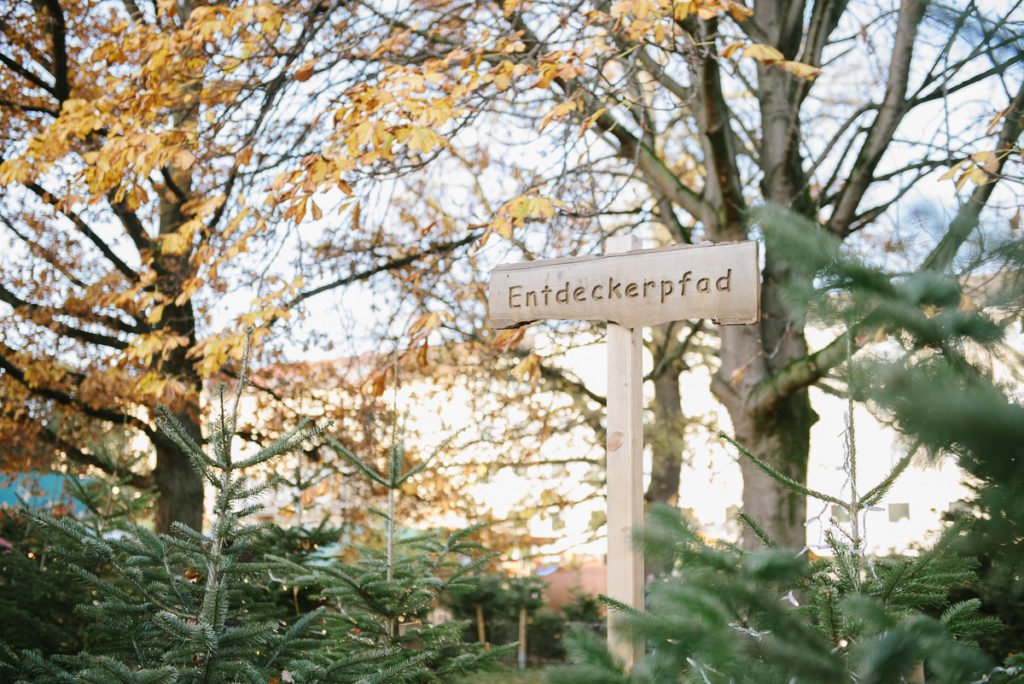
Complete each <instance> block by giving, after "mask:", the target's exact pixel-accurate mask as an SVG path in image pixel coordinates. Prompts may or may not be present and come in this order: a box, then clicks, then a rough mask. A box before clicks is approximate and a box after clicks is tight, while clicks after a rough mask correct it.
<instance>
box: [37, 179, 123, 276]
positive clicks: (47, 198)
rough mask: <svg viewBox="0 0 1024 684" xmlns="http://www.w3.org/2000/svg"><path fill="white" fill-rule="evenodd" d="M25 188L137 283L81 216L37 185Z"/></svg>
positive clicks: (108, 246) (119, 259) (119, 258)
mask: <svg viewBox="0 0 1024 684" xmlns="http://www.w3.org/2000/svg"><path fill="white" fill-rule="evenodd" d="M25 187H27V188H28V189H29V190H31V191H32V192H33V193H35V195H36V196H38V197H39V198H40V199H41V200H43V201H44V202H46V203H47V204H49V205H50V206H51V207H53V208H54V209H56V210H57V211H59V212H60V213H61V214H63V215H64V216H66V217H67V218H68V219H70V220H71V222H72V223H73V224H75V228H77V229H78V231H79V232H80V233H82V234H83V235H85V237H87V238H88V239H89V242H91V243H92V244H94V245H95V246H96V248H97V249H99V250H100V252H102V253H103V256H105V257H107V259H109V260H110V263H112V264H113V265H114V267H115V268H116V269H117V270H118V271H120V272H121V273H123V274H124V275H125V276H126V277H127V278H128V279H129V280H130V281H132V282H136V281H138V279H139V274H138V273H136V272H135V271H133V270H132V268H131V267H130V266H128V264H126V263H125V262H124V261H122V260H121V257H119V256H117V254H115V253H114V250H112V249H111V248H110V245H108V244H107V243H106V242H104V241H103V239H102V238H100V236H99V235H97V234H96V232H95V231H94V230H93V229H92V228H90V227H89V224H87V223H86V222H85V221H83V220H82V217H81V216H79V215H78V214H77V213H75V212H74V211H72V210H71V209H69V208H67V207H65V206H63V203H62V202H61V201H60V200H58V199H57V198H56V197H55V196H54V195H53V194H51V193H50V192H49V191H47V190H46V189H44V188H43V187H42V186H41V185H39V184H38V183H35V182H29V183H25Z"/></svg>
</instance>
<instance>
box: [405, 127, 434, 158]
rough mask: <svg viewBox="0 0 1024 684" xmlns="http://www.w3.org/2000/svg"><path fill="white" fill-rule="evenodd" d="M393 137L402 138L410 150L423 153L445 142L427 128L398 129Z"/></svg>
mask: <svg viewBox="0 0 1024 684" xmlns="http://www.w3.org/2000/svg"><path fill="white" fill-rule="evenodd" d="M395 137H396V138H397V139H398V140H399V141H400V142H401V141H402V139H403V138H404V139H405V143H406V145H408V147H409V149H410V150H416V151H417V152H423V153H424V154H427V153H430V152H432V151H433V150H434V148H436V147H440V146H442V145H444V143H445V140H444V138H442V137H441V136H440V135H438V134H437V133H435V132H434V131H433V130H431V129H429V128H411V127H410V128H404V129H399V131H398V133H397V135H396V136H395Z"/></svg>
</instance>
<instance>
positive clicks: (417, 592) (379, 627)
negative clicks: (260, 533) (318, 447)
mask: <svg viewBox="0 0 1024 684" xmlns="http://www.w3.org/2000/svg"><path fill="white" fill-rule="evenodd" d="M325 441H326V443H327V444H328V445H329V446H330V447H331V448H333V449H334V450H336V451H337V452H338V453H339V454H340V455H341V456H342V457H343V458H345V459H346V460H347V461H348V462H349V463H351V464H352V465H353V466H354V467H355V468H356V469H357V470H358V471H359V472H360V473H362V474H363V475H364V476H365V477H367V478H368V479H369V480H370V481H372V482H373V483H375V484H377V485H378V486H380V487H383V488H384V490H385V492H386V498H387V510H385V511H374V512H375V513H377V515H378V517H380V518H381V519H382V520H383V523H384V536H385V547H384V549H372V548H362V549H360V558H359V560H357V561H356V562H354V563H348V564H342V563H338V564H328V565H308V564H307V565H302V564H299V563H295V562H294V561H289V560H288V559H284V558H281V559H277V560H278V561H279V562H280V571H281V572H282V573H285V574H286V575H287V576H288V578H289V580H288V581H289V582H291V583H293V584H295V585H297V586H301V587H303V588H304V589H306V590H308V591H311V592H313V593H314V594H316V595H319V596H321V597H322V598H323V599H324V600H326V601H328V602H329V605H331V606H332V607H334V608H335V610H331V611H329V612H325V613H324V614H323V623H324V625H325V629H326V634H327V638H326V641H325V643H326V644H329V646H328V647H327V648H325V649H323V650H321V651H320V652H319V653H318V654H317V657H316V662H317V663H318V664H319V667H316V668H313V669H312V670H311V671H310V674H311V675H312V676H314V677H316V678H318V679H320V680H322V681H332V682H335V681H337V682H347V681H359V682H434V681H442V682H443V681H451V680H452V678H454V677H456V676H458V675H461V674H465V673H468V672H473V671H477V670H481V669H489V668H492V667H493V666H494V665H495V664H496V663H497V661H498V659H499V658H501V657H504V656H505V655H507V653H508V649H492V650H489V651H488V650H486V649H485V648H484V645H483V644H468V643H465V642H464V641H463V638H462V634H463V631H464V629H465V626H466V623H465V622H459V621H452V622H444V623H439V624H433V623H431V622H430V613H431V611H432V610H433V609H434V608H435V607H437V606H438V605H440V603H441V600H442V599H443V598H444V597H445V596H447V595H451V594H458V593H460V592H466V591H470V590H471V589H472V588H473V587H474V585H475V582H476V578H477V575H478V574H479V572H480V569H481V568H482V567H484V566H485V565H486V564H487V563H488V562H490V560H491V558H492V556H489V555H486V554H482V553H481V551H482V549H481V548H480V545H479V544H477V543H475V542H472V541H471V540H470V537H471V536H472V534H473V533H474V532H475V530H476V528H475V527H470V528H467V529H464V530H460V531H457V532H455V533H453V534H450V535H449V536H447V537H442V535H440V534H437V533H434V532H421V533H409V534H403V532H404V531H403V530H402V529H401V527H400V525H399V523H398V520H397V519H396V517H395V510H396V498H397V496H398V495H399V494H400V491H401V489H402V487H403V485H406V483H408V482H409V481H410V480H412V479H413V478H414V477H415V476H416V475H418V474H420V473H422V472H423V471H424V470H425V469H426V468H427V467H428V466H429V464H430V462H431V460H432V459H433V457H434V456H435V455H436V454H437V451H435V452H434V454H432V455H431V456H429V457H428V458H426V459H424V460H423V461H421V462H420V463H419V464H417V465H415V466H412V467H408V468H407V467H406V463H405V448H404V444H403V441H402V440H401V439H400V438H399V437H398V436H397V435H396V438H395V440H394V443H393V445H392V446H391V448H390V449H388V453H387V466H386V469H385V472H383V473H381V472H378V471H377V470H376V469H375V468H374V467H373V466H372V465H370V464H369V463H367V462H366V461H365V460H363V459H361V458H359V457H358V456H356V455H355V454H353V453H352V452H351V451H350V450H349V449H347V448H346V447H345V446H344V445H343V444H341V443H340V442H339V441H337V440H336V439H334V438H332V437H330V436H326V438H325Z"/></svg>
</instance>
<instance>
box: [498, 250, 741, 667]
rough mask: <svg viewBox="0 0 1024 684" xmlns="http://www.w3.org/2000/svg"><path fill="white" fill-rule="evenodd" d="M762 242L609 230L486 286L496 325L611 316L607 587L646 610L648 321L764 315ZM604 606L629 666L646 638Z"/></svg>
mask: <svg viewBox="0 0 1024 684" xmlns="http://www.w3.org/2000/svg"><path fill="white" fill-rule="evenodd" d="M758 271H759V262H758V251H757V243H756V242H750V241H747V242H733V243H725V244H714V245H712V244H707V245H683V246H679V247H668V248H664V249H648V250H643V249H640V241H639V240H638V239H637V238H635V237H632V236H618V237H612V238H609V239H608V241H607V244H606V251H605V255H604V256H600V257H574V258H568V259H548V260H543V261H533V262H526V263H521V264H511V265H505V266H499V267H497V268H495V269H494V270H493V271H491V287H490V290H489V292H488V303H489V305H490V317H491V325H493V326H494V327H496V328H510V327H514V326H516V325H521V324H524V323H529V322H531V321H539V320H543V319H550V318H555V319H563V320H565V319H580V320H588V321H608V402H607V411H608V416H607V420H606V427H607V430H606V432H607V445H606V446H607V482H608V585H607V593H608V596H610V597H611V598H613V599H615V600H616V601H618V602H620V603H622V604H624V605H626V606H629V607H631V608H634V609H636V610H643V609H644V565H643V555H642V554H641V552H640V550H639V549H638V548H637V547H636V545H634V544H633V541H632V533H633V531H634V530H636V529H637V528H638V527H640V526H641V525H642V524H643V480H644V478H643V449H644V442H643V385H644V381H643V326H645V325H657V324H659V323H667V322H669V321H678V320H683V319H688V318H689V319H693V318H710V319H712V320H714V321H718V322H719V323H722V324H730V323H731V324H750V323H756V322H757V321H758V320H759V316H760V313H759V305H760V301H761V292H760V282H761V279H760V276H759V273H758ZM613 613H614V612H613V611H609V613H608V644H609V646H610V647H611V649H612V651H613V652H614V653H615V654H616V655H617V656H619V657H620V658H621V659H622V661H623V663H624V664H625V666H626V668H627V669H629V668H631V667H632V666H633V664H634V663H636V662H637V661H638V660H639V659H640V658H642V657H643V643H642V642H641V641H640V640H637V639H632V638H630V637H629V635H628V634H627V633H625V632H624V630H622V628H621V626H620V625H619V622H618V619H617V616H615V615H614V614H613Z"/></svg>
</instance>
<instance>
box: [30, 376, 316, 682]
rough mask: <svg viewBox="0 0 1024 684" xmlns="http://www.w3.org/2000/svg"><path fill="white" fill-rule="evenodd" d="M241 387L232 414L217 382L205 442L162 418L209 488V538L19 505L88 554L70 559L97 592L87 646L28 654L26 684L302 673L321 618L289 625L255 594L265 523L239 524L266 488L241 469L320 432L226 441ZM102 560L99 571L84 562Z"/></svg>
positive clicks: (86, 612)
mask: <svg viewBox="0 0 1024 684" xmlns="http://www.w3.org/2000/svg"><path fill="white" fill-rule="evenodd" d="M242 386H243V383H241V382H240V383H239V386H238V391H237V393H236V394H235V396H234V397H233V404H232V406H231V407H230V410H229V409H228V407H227V400H226V399H225V397H224V389H223V388H222V389H221V397H220V410H219V411H217V412H216V417H215V418H214V421H213V422H212V424H211V426H210V439H209V441H208V448H207V449H205V450H204V449H203V448H201V447H200V446H199V445H198V444H196V443H195V442H194V441H193V440H192V439H191V438H190V437H189V436H188V434H187V433H186V431H185V430H184V428H183V427H182V426H181V425H180V424H179V423H178V422H177V421H176V420H175V419H174V418H173V417H172V416H171V415H170V414H169V412H163V413H162V414H161V418H160V422H161V429H162V430H163V431H164V433H165V434H166V435H167V436H168V437H169V438H170V439H172V440H173V441H174V442H175V443H176V444H177V445H178V447H179V448H181V449H182V450H183V451H184V452H185V453H186V454H187V455H188V457H189V459H190V460H191V462H192V464H193V466H194V467H195V468H196V469H197V471H199V472H200V473H201V474H202V476H203V477H204V478H205V479H206V480H207V481H208V482H209V483H210V484H211V485H213V487H214V488H215V490H216V498H215V500H214V515H213V519H212V521H211V526H210V531H209V532H208V533H206V534H204V533H202V532H199V531H197V530H193V529H191V528H188V527H186V526H184V525H176V526H175V527H174V530H173V534H171V535H161V534H155V533H153V532H151V531H150V530H148V529H146V528H145V527H142V526H140V525H135V524H129V525H127V526H126V527H125V533H124V534H119V535H105V536H101V535H99V534H97V530H96V529H95V528H93V527H92V526H90V525H88V524H85V523H83V522H80V521H77V520H74V519H73V518H70V517H62V518H55V517H52V516H49V515H47V514H45V513H42V512H39V511H33V510H30V509H25V510H24V513H25V515H26V516H27V517H29V518H30V519H32V520H33V521H35V522H36V523H38V524H39V525H41V526H42V527H44V528H47V529H50V530H53V531H56V532H59V533H62V534H64V535H65V536H66V537H67V538H68V539H70V540H72V541H73V542H74V543H76V544H77V545H78V546H79V547H80V548H81V550H82V551H83V553H84V556H85V557H86V558H87V559H88V560H89V561H91V562H90V565H89V566H86V565H83V564H78V563H76V564H71V565H70V566H69V567H70V569H71V571H72V572H74V573H75V574H77V575H78V576H79V578H80V579H81V580H83V581H84V582H85V583H86V584H87V585H88V586H89V587H90V588H91V591H92V592H94V594H95V597H96V598H95V600H94V601H92V602H91V603H85V604H83V605H81V606H79V609H78V614H79V615H80V616H81V618H82V619H83V620H85V621H87V622H88V623H89V624H90V628H91V631H92V632H94V634H95V638H94V639H93V640H92V642H91V643H90V648H89V652H82V653H78V654H75V655H70V656H54V657H51V658H44V657H43V656H42V655H40V654H37V653H33V652H27V653H25V655H24V657H23V658H22V659H21V662H20V664H19V667H20V670H21V673H20V676H21V677H31V678H32V680H33V681H66V680H67V679H68V678H69V677H71V678H74V679H77V680H79V681H178V682H188V681H203V682H218V681H223V682H228V681H231V682H235V681H252V682H266V681H267V680H268V679H269V678H270V677H272V676H280V675H281V673H282V671H284V670H286V669H290V670H291V671H294V672H301V671H302V670H303V664H302V662H301V661H299V660H296V654H298V653H300V652H302V651H304V650H307V649H308V648H309V647H310V646H311V645H313V642H312V641H311V640H310V638H309V637H307V636H306V634H305V632H306V631H307V629H308V628H309V627H310V625H311V623H312V622H314V621H316V620H318V619H319V614H320V611H314V612H311V613H309V614H307V615H305V616H303V617H301V618H299V619H297V620H295V621H293V623H292V624H289V623H288V622H286V621H283V620H280V619H278V618H279V614H278V613H279V611H274V612H272V613H267V612H265V611H264V610H262V608H263V607H264V606H265V602H259V601H253V600H252V595H253V590H252V589H250V588H248V587H247V584H248V583H249V582H250V581H251V580H257V581H258V580H259V579H260V578H261V577H263V576H265V574H266V570H267V567H268V566H267V564H266V563H265V562H263V561H261V560H259V559H257V558H256V553H257V552H258V541H259V540H260V538H261V535H262V534H263V533H264V526H261V525H258V524H251V523H248V522H246V521H245V518H246V516H248V515H251V514H252V513H255V512H257V511H258V510H260V508H261V506H260V505H259V504H255V503H252V502H251V501H252V499H253V498H254V497H256V496H258V495H259V494H261V493H262V492H263V491H265V489H266V488H267V487H266V485H257V486H252V485H250V484H249V483H248V481H247V480H246V479H245V478H244V477H243V476H242V474H241V472H240V471H241V470H242V469H243V468H246V467H250V466H252V465H255V464H257V463H260V462H263V461H266V460H269V459H271V458H273V457H275V456H278V455H280V454H283V453H286V452H288V451H290V450H291V449H293V448H294V447H295V446H297V445H298V444H299V443H301V442H302V441H303V440H304V439H306V438H307V437H308V436H310V435H311V434H314V433H315V432H316V430H315V429H314V428H310V427H309V426H308V425H305V424H304V425H301V426H300V427H298V428H296V429H295V430H293V431H292V432H291V433H289V434H288V435H287V436H286V437H284V438H283V439H281V440H278V441H276V442H274V443H273V444H271V445H269V446H268V447H266V448H264V449H262V450H261V451H260V452H258V453H257V454H255V455H253V456H249V457H243V458H239V457H237V456H236V455H235V454H234V452H233V449H232V441H233V439H232V438H233V436H234V432H235V427H236V424H237V409H238V401H239V398H240V393H241V390H242ZM97 565H103V566H107V567H109V569H110V571H109V572H108V573H105V574H104V575H103V576H101V575H99V574H97V573H96V572H94V571H93V570H91V569H89V568H90V567H96V566H97Z"/></svg>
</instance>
